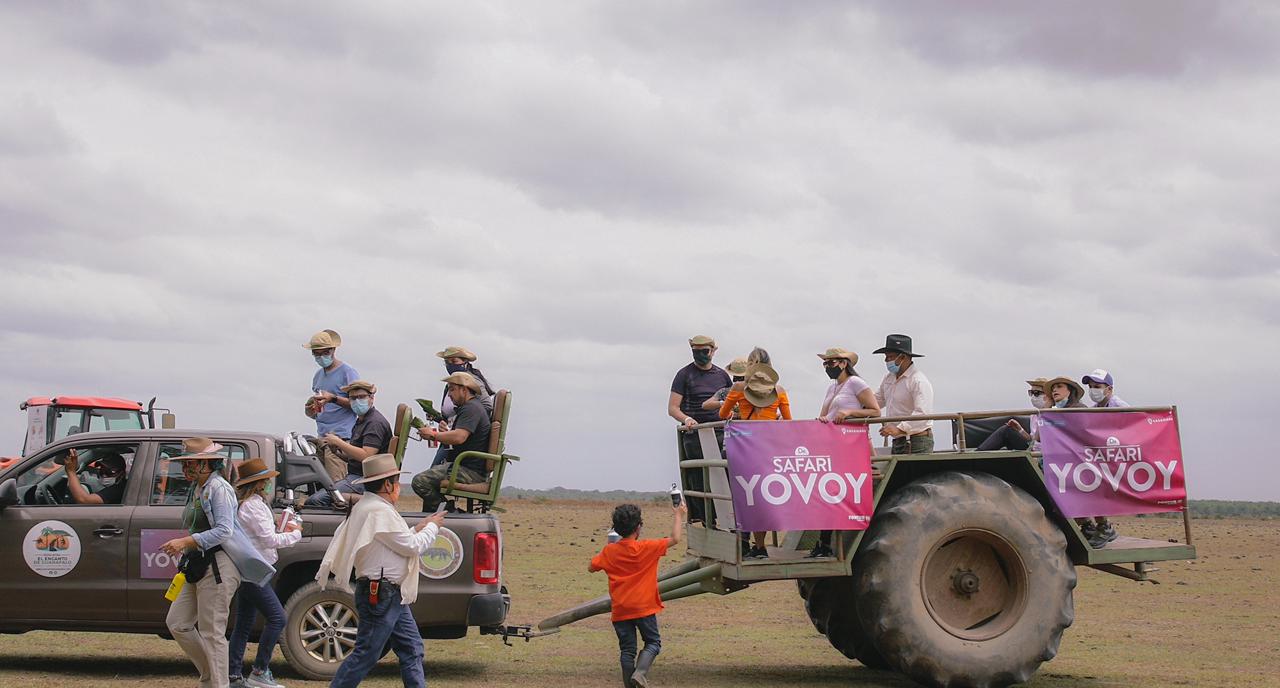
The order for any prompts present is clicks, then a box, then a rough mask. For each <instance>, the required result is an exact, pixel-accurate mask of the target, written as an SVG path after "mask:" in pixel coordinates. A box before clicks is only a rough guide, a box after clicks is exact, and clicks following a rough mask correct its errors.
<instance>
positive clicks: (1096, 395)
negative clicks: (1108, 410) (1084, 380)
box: [1089, 387, 1107, 404]
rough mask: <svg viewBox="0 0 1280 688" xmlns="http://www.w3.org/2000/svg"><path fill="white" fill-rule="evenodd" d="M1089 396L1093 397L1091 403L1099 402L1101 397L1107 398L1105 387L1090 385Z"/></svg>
mask: <svg viewBox="0 0 1280 688" xmlns="http://www.w3.org/2000/svg"><path fill="white" fill-rule="evenodd" d="M1089 398H1090V399H1093V403H1095V404H1097V403H1101V402H1102V400H1103V399H1105V398H1107V388H1106V387H1090V388H1089Z"/></svg>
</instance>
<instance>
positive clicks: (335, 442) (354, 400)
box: [306, 380, 392, 506]
mask: <svg viewBox="0 0 1280 688" xmlns="http://www.w3.org/2000/svg"><path fill="white" fill-rule="evenodd" d="M341 391H342V393H343V394H345V395H347V400H348V401H349V402H350V403H351V412H352V413H354V414H356V424H355V425H353V426H352V427H351V439H349V440H344V439H342V438H341V437H339V436H338V435H337V434H336V433H332V432H330V433H327V434H326V435H325V436H324V437H321V438H320V444H321V446H324V447H327V448H328V449H329V450H330V451H332V452H334V453H336V454H337V455H338V456H341V457H342V458H343V459H345V460H346V462H347V474H346V477H344V478H343V479H341V480H339V481H337V482H335V483H334V484H333V490H334V491H337V492H341V493H342V494H343V495H344V496H347V495H350V496H351V498H352V501H358V499H359V495H361V494H364V485H362V484H361V483H360V482H358V481H359V480H360V478H361V477H362V475H361V468H360V466H361V463H362V462H363V461H364V460H365V459H367V458H369V457H370V456H373V455H374V454H385V453H387V448H388V447H390V446H391V435H392V431H391V423H390V422H388V421H387V417H386V416H384V415H382V413H381V412H380V411H378V409H376V408H374V407H373V402H374V395H376V394H377V393H378V387H377V385H375V384H373V383H372V382H367V381H365V380H356V381H355V382H352V383H351V384H349V385H346V386H344V387H342V390H341ZM306 504H307V506H332V505H333V495H332V494H331V492H330V491H329V490H320V491H319V492H317V493H315V494H314V495H312V496H311V497H309V498H308V499H307V502H306Z"/></svg>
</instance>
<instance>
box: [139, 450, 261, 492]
mask: <svg viewBox="0 0 1280 688" xmlns="http://www.w3.org/2000/svg"><path fill="white" fill-rule="evenodd" d="M214 441H216V442H217V443H218V444H221V445H222V451H220V452H218V453H219V454H222V455H223V456H225V457H227V458H228V459H230V460H231V463H232V464H233V465H239V464H240V462H241V461H244V460H245V459H247V458H249V449H248V448H247V447H246V446H245V445H243V444H236V443H234V442H228V441H226V440H216V439H215V440H214ZM182 454H183V450H182V443H181V442H165V443H162V444H161V445H160V453H159V455H158V456H157V458H156V468H155V473H154V477H153V479H152V483H151V484H152V488H151V504H153V505H156V506H185V505H186V503H187V502H188V501H189V500H190V499H191V482H190V481H188V480H187V479H186V478H184V477H182V463H181V462H179V461H174V460H173V457H175V456H182Z"/></svg>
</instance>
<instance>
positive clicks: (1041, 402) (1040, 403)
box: [1031, 395, 1049, 409]
mask: <svg viewBox="0 0 1280 688" xmlns="http://www.w3.org/2000/svg"><path fill="white" fill-rule="evenodd" d="M1031 405H1032V406H1034V407H1036V408H1038V409H1042V408H1048V406H1049V399H1048V397H1045V396H1044V395H1041V396H1038V397H1031Z"/></svg>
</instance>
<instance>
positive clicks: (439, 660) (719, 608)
mask: <svg viewBox="0 0 1280 688" xmlns="http://www.w3.org/2000/svg"><path fill="white" fill-rule="evenodd" d="M506 506H508V507H509V508H510V511H509V512H508V513H507V514H505V515H504V516H503V519H502V520H503V527H504V532H505V535H506V562H505V575H506V580H507V582H508V585H509V587H510V589H511V592H512V595H513V597H514V605H513V609H512V612H511V618H510V622H512V623H530V622H534V621H537V620H538V619H541V618H543V617H545V616H548V615H550V614H551V613H554V612H557V611H560V610H562V609H564V608H566V607H568V606H571V605H573V604H576V603H577V602H580V601H584V600H586V599H589V598H592V597H595V596H597V595H600V594H602V593H603V592H604V591H605V579H604V577H603V574H597V575H590V574H587V573H586V570H585V569H586V562H587V560H588V559H589V558H590V556H591V555H592V554H594V553H595V551H596V550H597V549H598V548H599V547H600V546H601V545H602V542H603V537H602V533H603V531H604V527H603V526H605V525H606V524H607V518H608V513H609V509H610V508H611V507H610V505H605V504H583V503H541V504H539V503H534V502H532V501H526V500H513V501H509V502H507V503H506ZM646 511H647V512H650V513H649V514H648V515H649V519H648V523H649V526H648V528H649V531H650V532H649V533H648V535H651V536H658V535H660V532H655V531H658V530H660V527H661V525H662V524H664V523H665V521H666V514H665V513H662V514H661V516H660V515H659V513H653V512H655V511H658V512H660V511H661V508H660V507H652V506H650V507H647V508H646ZM1120 526H1121V528H1122V530H1123V531H1124V532H1126V533H1132V534H1137V535H1142V536H1147V537H1160V538H1163V537H1170V536H1174V535H1176V534H1177V533H1178V531H1179V530H1180V523H1175V522H1173V521H1166V520H1156V519H1134V520H1123V521H1121V522H1120ZM1195 527H1196V537H1197V544H1198V547H1199V551H1200V555H1201V556H1200V559H1199V560H1198V561H1195V562H1171V563H1166V564H1162V565H1161V568H1162V569H1163V570H1162V571H1160V572H1159V573H1157V574H1155V577H1156V578H1157V579H1159V580H1160V581H1161V583H1162V584H1161V585H1151V584H1139V583H1134V582H1130V581H1126V580H1122V579H1120V578H1116V577H1114V576H1110V575H1107V574H1103V573H1099V572H1096V571H1093V570H1090V569H1081V570H1080V585H1079V587H1078V588H1077V590H1076V597H1075V600H1076V623H1075V625H1074V626H1073V627H1072V628H1070V629H1068V631H1067V634H1066V636H1065V638H1064V640H1063V643H1062V649H1061V651H1060V653H1059V655H1058V657H1057V659H1055V660H1053V661H1052V662H1049V663H1048V664H1046V665H1044V666H1043V667H1041V670H1040V673H1039V674H1038V675H1037V676H1036V678H1035V679H1034V680H1033V681H1032V682H1031V683H1030V684H1028V685H1032V686H1062V687H1071V688H1084V687H1089V688H1093V687H1101V686H1167V685H1190V686H1224V685H1230V686H1276V685H1280V611H1278V610H1280V606H1278V605H1277V604H1276V603H1275V601H1274V598H1273V591H1274V590H1276V588H1277V586H1278V585H1280V532H1278V531H1277V527H1276V525H1275V522H1274V521H1271V522H1267V521H1236V520H1223V521H1201V522H1197V523H1196V524H1195ZM593 538H594V541H593ZM678 559H679V557H676V556H673V557H671V560H672V561H673V562H674V561H677V560H678ZM660 619H661V624H662V634H663V652H662V655H661V657H660V658H659V660H658V664H657V668H656V669H655V671H654V674H653V676H654V681H655V683H657V684H659V685H664V686H677V685H684V686H707V687H711V686H741V685H756V686H789V685H795V684H798V683H803V684H804V685H806V686H812V687H821V686H831V687H835V686H841V687H847V686H907V685H910V684H909V683H908V682H906V681H904V680H902V679H900V678H898V677H897V676H896V675H894V674H889V673H882V672H875V671H870V670H867V669H864V668H862V667H861V666H860V665H859V664H857V663H856V662H851V661H849V660H846V659H845V658H844V657H843V656H841V655H840V654H839V653H837V652H836V651H835V650H833V649H832V648H831V647H830V646H829V645H828V644H827V642H826V639H825V638H823V637H822V636H820V635H818V634H817V633H816V632H815V631H814V630H813V628H812V626H810V624H809V621H808V619H807V618H806V617H805V614H804V610H803V607H802V605H801V603H800V598H799V597H798V595H797V594H796V591H795V586H794V584H793V583H791V582H775V583H768V584H763V585H758V586H755V587H752V588H750V589H748V590H745V591H742V592H739V593H736V594H734V595H730V596H726V597H713V596H703V597H697V598H692V599H686V600H680V601H677V602H673V603H671V604H670V605H669V606H668V609H667V610H666V611H665V612H664V613H663V614H662V616H661V617H660ZM251 649H252V648H251ZM616 655H617V646H616V640H615V638H614V635H613V632H612V628H611V627H610V625H609V623H608V620H607V619H606V618H596V619H589V620H587V621H584V622H581V623H579V624H575V625H573V626H569V627H567V628H566V629H565V630H564V631H563V632H562V633H561V634H559V635H553V636H550V637H546V638H540V639H536V640H533V641H531V642H528V643H525V642H517V643H516V644H515V646H514V647H509V648H508V647H503V646H502V644H501V642H500V641H499V640H497V639H495V638H492V637H479V636H475V635H472V636H471V637H469V638H466V639H464V640H455V641H438V642H431V643H429V644H428V645H427V674H428V680H429V681H431V682H432V685H436V686H474V687H479V686H485V687H492V686H544V685H554V686H557V687H558V688H576V687H580V686H608V685H617V677H616V671H617V669H616ZM275 668H276V671H277V672H278V674H280V678H281V680H284V681H286V682H287V683H288V685H289V686H290V687H291V688H294V687H296V686H321V685H323V684H321V683H317V682H308V681H303V680H300V679H297V678H291V677H290V673H289V670H288V668H287V666H286V665H285V664H284V662H283V660H282V659H280V658H279V654H277V661H276V665H275ZM398 679H399V675H398V672H397V669H396V664H395V660H394V659H388V660H384V661H383V663H382V664H381V665H379V667H378V669H377V672H376V674H375V675H374V676H373V677H371V678H370V680H369V681H368V682H367V683H366V684H365V685H371V686H393V685H399V680H398ZM194 682H195V680H194V675H193V673H192V670H191V667H190V665H189V664H188V663H187V662H186V661H185V659H184V658H183V656H182V654H181V653H180V652H179V651H178V649H177V646H176V645H175V644H174V643H172V642H169V641H165V640H162V639H159V638H155V637H147V636H131V635H123V634H121V635H112V634H81V633H77V634H73V633H54V632H40V633H29V634H26V635H22V636H0V685H3V686H23V687H24V688H42V687H45V686H66V685H71V684H73V683H74V684H76V685H79V686H139V685H140V686H155V687H158V686H175V685H176V686H183V685H191V684H194Z"/></svg>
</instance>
